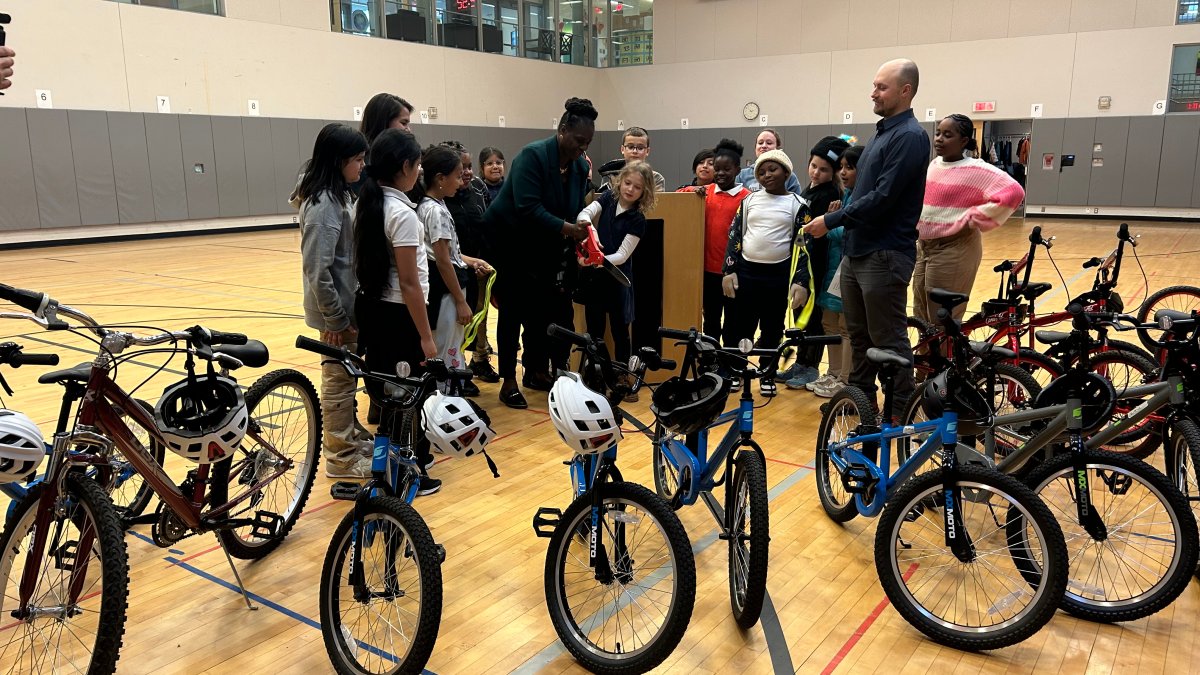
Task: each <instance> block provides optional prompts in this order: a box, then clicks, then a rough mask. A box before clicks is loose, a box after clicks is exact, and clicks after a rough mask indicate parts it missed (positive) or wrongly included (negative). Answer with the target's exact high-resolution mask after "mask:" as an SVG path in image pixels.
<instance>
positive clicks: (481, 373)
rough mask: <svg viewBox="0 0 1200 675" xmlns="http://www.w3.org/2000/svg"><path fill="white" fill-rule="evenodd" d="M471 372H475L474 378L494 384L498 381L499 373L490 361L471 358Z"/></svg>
mask: <svg viewBox="0 0 1200 675" xmlns="http://www.w3.org/2000/svg"><path fill="white" fill-rule="evenodd" d="M471 372H472V373H474V374H475V379H477V380H479V381H480V382H486V383H488V384H495V383H497V382H499V381H500V374H499V373H497V372H496V369H495V368H493V367H492V363H491V362H490V361H488V360H487V358H483V359H478V358H476V359H472V360H471Z"/></svg>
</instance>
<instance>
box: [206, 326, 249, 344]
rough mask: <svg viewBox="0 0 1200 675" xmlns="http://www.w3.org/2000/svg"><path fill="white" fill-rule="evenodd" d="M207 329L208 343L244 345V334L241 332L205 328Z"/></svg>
mask: <svg viewBox="0 0 1200 675" xmlns="http://www.w3.org/2000/svg"><path fill="white" fill-rule="evenodd" d="M205 330H207V331H208V344H210V345H213V346H214V347H215V346H216V345H244V344H246V339H247V338H246V336H245V334H243V333H226V332H225V331H220V330H213V329H211V328H206V329H205Z"/></svg>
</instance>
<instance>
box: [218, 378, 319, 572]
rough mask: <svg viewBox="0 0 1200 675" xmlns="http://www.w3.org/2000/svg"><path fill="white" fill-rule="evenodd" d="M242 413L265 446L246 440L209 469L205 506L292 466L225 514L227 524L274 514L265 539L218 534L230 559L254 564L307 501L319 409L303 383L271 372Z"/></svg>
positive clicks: (242, 532) (249, 393) (237, 532)
mask: <svg viewBox="0 0 1200 675" xmlns="http://www.w3.org/2000/svg"><path fill="white" fill-rule="evenodd" d="M246 407H247V408H249V410H250V420H251V422H250V424H251V428H252V429H256V430H257V431H258V433H259V434H260V435H261V437H262V439H263V440H264V441H265V442H266V445H263V444H259V443H258V442H256V441H255V440H254V439H253V438H252V437H251V436H250V435H247V436H246V440H244V441H242V447H241V450H240V451H239V453H238V455H236V456H234V457H231V458H229V459H227V460H225V461H223V462H217V463H216V464H214V465H213V469H212V477H211V480H212V484H211V488H210V492H209V494H210V496H211V500H210V504H212V505H216V506H219V505H221V504H224V503H225V502H226V501H228V500H229V499H230V498H231V497H236V496H238V495H239V494H241V492H242V491H243V490H246V489H249V488H250V487H251V486H253V485H254V484H256V483H257V482H259V481H261V480H263V479H265V478H267V477H270V476H271V475H273V474H275V473H278V472H279V471H280V470H281V467H282V466H283V465H284V462H285V461H290V462H291V463H292V466H291V468H290V469H288V470H287V471H286V472H284V473H283V474H282V475H280V476H279V477H277V478H275V479H274V480H272V481H271V482H269V483H267V484H266V485H263V486H262V487H260V488H259V489H258V490H255V491H254V493H253V494H252V495H251V496H250V498H249V499H247V500H245V501H243V502H242V503H240V504H238V505H237V506H236V507H234V508H233V509H231V510H230V511H229V513H228V516H229V517H230V518H254V517H255V515H256V514H257V513H259V512H266V513H269V514H274V515H275V516H277V517H278V518H279V520H278V521H276V525H274V531H273V532H272V533H271V534H270V535H267V536H255V535H254V534H253V533H252V532H251V528H250V527H249V526H246V527H241V528H238V529H234V530H220V531H218V532H217V536H218V537H220V538H221V541H222V543H224V544H225V547H226V548H227V549H228V550H229V554H230V555H232V556H233V557H235V558H242V559H247V560H253V559H257V558H261V557H263V556H265V555H267V554H268V553H270V552H271V551H273V550H275V549H276V548H277V547H278V546H279V544H281V543H282V542H283V539H284V537H286V536H287V534H288V532H290V531H291V530H292V526H293V525H295V524H296V519H297V518H299V517H300V512H301V510H302V509H303V508H304V503H305V502H306V501H307V500H308V494H309V492H310V491H311V490H312V485H313V479H315V478H316V470H317V461H318V459H319V456H320V450H321V404H320V399H319V398H318V397H317V390H316V389H315V388H314V387H313V385H312V382H310V381H309V380H308V378H307V377H305V376H304V375H301V374H300V373H298V372H296V371H294V370H275V371H272V372H270V373H267V374H266V375H263V376H262V377H261V378H259V379H258V381H257V382H255V383H254V384H253V386H251V387H250V388H249V389H247V390H246ZM231 483H232V485H231ZM272 520H273V518H272Z"/></svg>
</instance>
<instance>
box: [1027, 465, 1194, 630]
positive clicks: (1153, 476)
mask: <svg viewBox="0 0 1200 675" xmlns="http://www.w3.org/2000/svg"><path fill="white" fill-rule="evenodd" d="M1074 462H1075V458H1074V457H1073V456H1072V455H1070V454H1064V455H1059V456H1058V457H1055V458H1054V459H1052V460H1050V461H1048V462H1046V463H1044V464H1042V465H1041V466H1039V467H1037V468H1035V469H1034V470H1033V471H1031V472H1030V473H1029V475H1028V476H1026V478H1025V483H1026V484H1027V485H1029V486H1030V487H1031V488H1032V489H1033V491H1034V492H1035V493H1036V494H1037V495H1038V496H1039V497H1040V498H1041V499H1042V501H1043V502H1044V503H1045V504H1046V505H1047V506H1048V507H1049V508H1050V511H1051V512H1052V513H1053V514H1054V516H1055V518H1056V519H1057V520H1058V522H1059V524H1060V526H1061V527H1062V529H1063V533H1064V534H1065V535H1066V537H1067V540H1068V542H1069V548H1068V555H1069V556H1070V558H1069V560H1070V561H1071V570H1070V581H1069V582H1068V586H1067V590H1066V593H1065V594H1064V595H1063V597H1062V605H1061V606H1062V608H1063V609H1064V610H1066V611H1067V612H1069V613H1071V614H1073V615H1075V616H1078V617H1080V618H1083V619H1088V620H1090V621H1097V622H1103V623H1110V622H1117V621H1133V620H1135V619H1140V618H1142V617H1146V616H1150V615H1151V614H1154V613H1155V612H1157V611H1159V610H1161V609H1162V608H1164V607H1166V606H1167V605H1169V604H1171V602H1173V601H1174V600H1175V598H1177V597H1179V595H1180V594H1181V593H1183V591H1184V590H1185V589H1186V588H1187V585H1188V582H1189V581H1190V579H1191V577H1192V574H1193V573H1194V572H1195V571H1196V561H1197V548H1198V547H1200V543H1198V542H1197V533H1196V518H1195V516H1193V515H1192V510H1191V508H1190V507H1189V506H1188V503H1187V501H1186V500H1185V499H1184V497H1183V495H1182V494H1180V492H1179V490H1178V489H1177V488H1176V487H1175V486H1174V485H1172V484H1171V482H1170V481H1169V480H1168V479H1167V477H1166V476H1165V475H1163V474H1162V473H1161V472H1159V471H1158V470H1157V469H1155V468H1154V467H1152V466H1150V465H1149V464H1146V463H1145V462H1143V461H1141V460H1139V459H1135V458H1133V457H1129V456H1127V455H1122V454H1118V453H1115V452H1107V451H1088V453H1087V469H1088V471H1089V473H1090V474H1093V475H1092V476H1091V480H1090V481H1089V486H1090V488H1091V492H1092V504H1093V506H1094V507H1095V508H1096V510H1097V511H1098V512H1100V514H1101V515H1102V516H1104V515H1108V516H1109V517H1108V518H1105V522H1106V525H1107V527H1108V528H1109V530H1108V532H1107V536H1106V537H1105V538H1104V539H1103V541H1102V542H1100V543H1099V544H1097V542H1096V540H1095V539H1094V538H1093V536H1092V535H1090V534H1089V533H1088V532H1087V530H1085V529H1084V528H1083V527H1082V526H1081V525H1080V524H1079V516H1078V512H1077V510H1076V506H1075V491H1076V490H1077V489H1078V488H1077V486H1076V479H1075V475H1074V474H1075V468H1074ZM1102 472H1109V474H1110V475H1111V476H1112V478H1111V479H1107V480H1111V484H1112V485H1113V487H1111V488H1109V490H1108V491H1107V494H1108V495H1109V496H1112V495H1113V493H1114V492H1115V491H1121V493H1120V495H1117V496H1124V495H1126V494H1129V491H1130V489H1131V488H1132V487H1133V486H1134V485H1135V484H1140V485H1142V486H1143V490H1144V493H1145V494H1146V495H1148V497H1147V496H1140V497H1138V498H1137V501H1136V503H1135V505H1134V506H1133V507H1126V508H1125V509H1124V510H1122V511H1121V512H1120V517H1119V518H1117V519H1116V522H1118V523H1119V527H1120V529H1121V530H1122V531H1124V532H1129V533H1130V535H1133V536H1136V537H1137V540H1138V541H1142V540H1144V541H1147V542H1153V543H1151V544H1148V545H1151V546H1162V545H1163V542H1166V543H1168V544H1170V543H1173V544H1174V546H1173V547H1172V550H1171V552H1170V554H1171V555H1170V560H1169V562H1168V563H1166V564H1165V565H1162V567H1165V570H1164V571H1163V572H1162V573H1161V574H1157V575H1155V574H1154V571H1153V570H1152V569H1151V568H1150V567H1149V563H1150V562H1151V556H1149V555H1138V554H1137V552H1134V553H1132V554H1131V553H1130V552H1129V546H1128V544H1127V543H1126V545H1125V546H1124V547H1122V548H1123V549H1124V550H1117V547H1116V544H1114V543H1113V542H1114V540H1116V539H1117V536H1116V533H1115V530H1114V529H1112V528H1113V525H1112V523H1113V522H1114V519H1113V517H1112V514H1113V502H1114V501H1115V500H1112V499H1107V500H1105V499H1103V498H1104V497H1105V495H1104V494H1103V493H1104V486H1105V485H1107V484H1108V483H1107V482H1106V478H1105V477H1104V474H1103V473H1102ZM1121 474H1123V475H1124V476H1126V478H1123V479H1122V478H1119V477H1118V476H1119V475H1121ZM1126 481H1129V482H1128V483H1126ZM1147 498H1149V499H1155V500H1157V501H1158V502H1159V504H1161V505H1162V508H1161V509H1156V511H1161V513H1158V512H1155V513H1150V511H1151V509H1153V508H1154V507H1153V506H1146V505H1145V501H1146V500H1147ZM1106 502H1107V503H1106ZM1133 509H1136V513H1135V514H1134V516H1133V518H1131V517H1130V515H1129V514H1130V512H1131V511H1132V510H1133ZM1133 519H1136V520H1139V521H1146V522H1145V523H1144V524H1142V525H1137V524H1131V523H1132V521H1133ZM1163 524H1166V525H1167V527H1163V528H1161V529H1162V531H1161V532H1160V531H1159V529H1153V530H1150V529H1149V526H1151V525H1163ZM1091 545H1097V547H1099V548H1104V549H1107V550H1108V551H1109V554H1108V555H1103V551H1101V552H1100V553H1094V552H1092V553H1093V554H1092V555H1087V554H1088V553H1089V551H1087V550H1086V549H1085V547H1087V546H1091ZM1135 556H1136V561H1137V563H1136V568H1137V569H1136V576H1137V577H1142V578H1146V579H1149V578H1150V577H1151V576H1157V577H1158V578H1157V581H1154V580H1153V579H1151V581H1154V583H1153V585H1152V586H1150V587H1149V588H1147V589H1144V590H1140V591H1138V592H1137V593H1136V594H1131V593H1129V592H1128V591H1127V592H1125V593H1124V594H1121V593H1117V592H1116V589H1113V590H1110V589H1107V588H1103V587H1101V586H1100V585H1099V584H1102V583H1104V579H1105V578H1107V579H1109V580H1112V581H1113V582H1114V583H1116V582H1117V581H1118V580H1119V581H1121V582H1125V583H1128V582H1131V581H1137V580H1138V579H1135V578H1134V576H1133V575H1132V574H1128V573H1124V571H1122V570H1117V571H1116V572H1114V571H1113V570H1108V571H1107V572H1105V571H1104V570H1103V569H1100V571H1098V572H1097V571H1096V570H1097V569H1098V568H1099V566H1100V565H1101V564H1103V563H1106V562H1107V561H1113V562H1116V563H1119V564H1126V563H1125V562H1124V561H1126V560H1135ZM1154 557H1155V558H1161V556H1158V555H1157V554H1155V555H1154ZM1102 558H1103V559H1102ZM1114 575H1115V576H1114ZM1122 595H1127V596H1128V597H1121V596H1122ZM1086 596H1102V597H1086Z"/></svg>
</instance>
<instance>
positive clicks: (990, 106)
mask: <svg viewBox="0 0 1200 675" xmlns="http://www.w3.org/2000/svg"><path fill="white" fill-rule="evenodd" d="M971 110H972V111H973V112H977V113H982V112H996V102H995V101H975V105H974V107H972V108H971Z"/></svg>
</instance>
